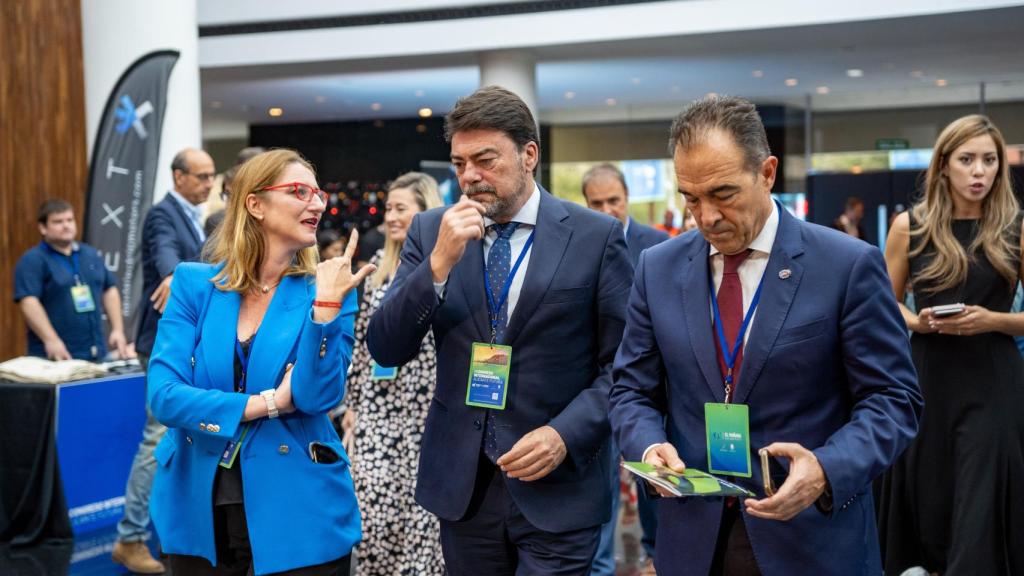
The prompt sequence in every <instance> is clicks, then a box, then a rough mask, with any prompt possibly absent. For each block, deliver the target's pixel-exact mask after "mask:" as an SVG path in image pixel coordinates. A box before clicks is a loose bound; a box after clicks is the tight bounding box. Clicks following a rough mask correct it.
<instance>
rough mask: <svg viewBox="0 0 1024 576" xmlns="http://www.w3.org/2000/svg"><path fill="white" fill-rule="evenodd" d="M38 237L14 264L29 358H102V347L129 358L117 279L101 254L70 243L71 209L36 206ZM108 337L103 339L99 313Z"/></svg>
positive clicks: (73, 230) (59, 203) (56, 203)
mask: <svg viewBox="0 0 1024 576" xmlns="http://www.w3.org/2000/svg"><path fill="white" fill-rule="evenodd" d="M39 233H40V234H41V235H42V237H43V239H42V241H41V242H40V243H39V245H37V246H35V247H34V248H31V249H30V250H29V251H28V252H25V254H24V255H23V256H22V257H21V259H20V260H18V264H17V266H16V267H15V269H14V300H15V302H17V303H18V306H19V308H21V313H22V315H23V316H24V317H25V324H27V325H28V354H29V355H30V356H42V357H45V358H49V359H51V360H69V359H72V358H74V359H78V360H92V361H99V360H102V359H103V358H104V357H105V356H106V355H107V344H108V343H109V345H110V348H111V349H113V350H116V351H117V353H118V356H119V357H121V358H125V357H127V356H128V344H127V341H126V340H125V336H124V317H123V316H122V314H121V295H120V293H119V292H118V290H117V279H116V278H115V277H114V275H113V274H112V273H111V272H110V270H107V267H106V266H105V265H104V263H103V258H102V257H101V256H100V253H99V252H98V251H97V250H96V249H95V248H93V247H92V246H89V245H87V244H80V243H78V242H75V236H76V235H77V233H78V228H77V226H76V225H75V213H74V211H73V210H72V208H71V205H70V204H68V203H67V202H65V201H63V200H47V201H45V202H43V204H42V205H41V206H40V207H39ZM104 312H105V313H106V316H107V320H108V321H109V322H110V335H109V337H107V338H106V339H104V337H103V313H104Z"/></svg>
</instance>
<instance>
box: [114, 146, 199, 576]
mask: <svg viewBox="0 0 1024 576" xmlns="http://www.w3.org/2000/svg"><path fill="white" fill-rule="evenodd" d="M171 172H172V175H173V178H174V189H173V190H169V191H168V192H167V195H166V196H164V199H163V200H161V201H160V202H158V203H156V204H155V205H154V206H153V207H152V208H151V209H150V210H149V213H148V214H146V220H145V221H144V223H143V225H142V279H143V298H142V301H141V303H140V306H141V307H142V310H141V312H140V314H139V332H138V336H137V337H136V339H135V349H136V351H138V353H139V362H140V363H141V364H142V368H143V370H145V369H146V368H147V367H148V364H149V354H150V352H152V350H153V341H154V340H155V339H156V328H157V322H158V321H159V320H160V316H161V314H163V311H164V307H165V306H167V301H168V298H169V297H170V295H171V281H172V279H173V275H174V268H175V267H176V266H177V265H178V264H179V263H181V262H192V261H197V260H199V253H200V250H201V249H202V246H203V242H204V241H205V240H206V233H205V232H204V231H203V225H202V216H203V208H202V206H201V205H202V204H203V202H206V199H207V197H208V196H209V195H210V189H211V188H212V187H213V179H214V177H215V176H216V172H215V170H214V166H213V159H212V158H210V155H209V154H207V153H206V152H204V151H202V150H197V149H194V148H186V149H185V150H182V151H181V152H178V153H177V154H175V156H174V160H173V161H172V162H171ZM166 430H167V429H166V428H165V427H164V426H163V424H160V423H159V422H157V421H156V419H155V418H153V415H152V414H151V413H150V412H149V406H147V407H146V427H145V429H144V430H143V432H142V443H141V444H139V450H138V452H137V453H136V454H135V460H134V461H133V462H132V469H131V472H130V473H129V475H128V485H127V487H126V489H125V496H124V500H125V501H124V517H123V518H122V519H121V521H120V522H119V523H118V524H117V542H116V543H115V544H114V551H113V554H112V557H113V559H114V561H115V562H117V563H118V564H122V565H124V566H125V567H126V568H128V569H129V570H131V571H132V572H136V573H139V574H160V573H162V572H163V571H164V566H163V564H161V563H160V562H159V561H158V560H156V559H155V558H153V556H152V555H151V554H150V553H149V549H148V548H147V547H146V543H145V538H146V532H147V529H148V526H149V493H150V490H151V488H152V487H153V473H154V471H155V469H156V460H154V459H153V450H154V449H155V448H156V444H157V442H159V441H160V438H162V437H163V435H164V432H165V431H166Z"/></svg>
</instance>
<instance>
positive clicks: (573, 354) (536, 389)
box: [367, 190, 633, 532]
mask: <svg viewBox="0 0 1024 576" xmlns="http://www.w3.org/2000/svg"><path fill="white" fill-rule="evenodd" d="M540 194H541V198H540V210H539V213H538V216H537V227H536V229H535V230H536V231H535V234H536V235H535V236H534V243H533V249H532V252H531V254H530V262H529V265H528V267H527V269H526V276H525V278H524V281H523V289H522V292H521V294H520V296H519V301H518V303H517V304H516V307H515V309H514V311H513V313H512V316H511V318H509V323H508V328H507V331H506V333H505V343H506V344H508V345H510V346H512V365H511V372H510V377H509V380H510V383H509V392H508V401H507V405H506V408H505V410H500V411H495V412H494V421H495V424H496V426H495V434H496V437H497V444H498V451H499V452H500V453H504V452H507V451H508V450H509V449H511V448H512V445H513V444H515V443H516V442H518V441H519V439H520V438H522V437H523V436H524V435H525V434H526V433H527V432H530V431H531V430H534V429H536V428H539V427H541V426H544V425H550V426H552V427H553V428H554V429H555V430H557V431H558V433H559V434H560V435H561V437H562V440H563V441H564V442H565V445H566V447H567V450H568V454H567V456H566V459H565V460H564V461H563V462H562V464H561V465H559V466H558V468H556V469H555V470H553V471H552V472H551V473H550V474H549V475H548V476H546V477H544V478H542V479H540V480H536V481H533V482H522V481H519V480H514V479H506V486H507V487H508V491H509V493H510V494H511V496H512V498H513V500H514V501H515V503H516V505H517V506H518V507H519V509H520V510H521V511H522V513H523V515H524V516H525V517H526V519H527V520H528V521H529V522H530V523H531V524H533V525H534V526H536V527H538V528H540V529H542V530H546V531H549V532H565V531H569V530H578V529H582V528H587V527H592V526H596V525H598V524H601V523H604V522H606V521H607V520H608V518H609V512H610V510H611V491H610V486H609V483H608V480H607V479H608V476H609V474H610V470H609V469H608V466H609V465H610V464H611V461H610V458H609V445H608V444H609V438H610V428H609V425H608V389H609V386H610V385H611V363H612V360H613V359H614V357H615V350H616V348H617V347H618V345H619V342H620V340H621V338H622V328H623V325H624V321H625V306H626V298H627V296H628V292H629V283H630V279H631V278H632V274H633V270H632V267H631V266H630V264H629V258H628V256H627V253H626V245H625V241H624V238H623V234H622V225H621V224H620V223H619V222H618V221H617V220H615V219H613V218H611V217H609V216H606V215H604V214H599V213H597V212H593V211H591V210H588V209H586V208H583V207H581V206H578V205H576V204H572V203H570V202H565V201H562V200H558V199H556V198H554V197H553V196H551V195H550V194H548V193H547V192H545V191H543V190H541V192H540ZM443 213H444V208H438V209H434V210H430V211H427V212H423V213H421V214H417V215H416V217H415V218H414V219H413V222H412V225H411V226H410V229H409V233H408V236H407V237H406V241H405V246H404V248H403V250H402V263H401V265H400V266H399V267H398V273H397V275H396V277H395V281H394V283H393V284H392V286H391V288H390V289H389V290H388V293H387V296H386V297H385V299H384V302H383V303H382V304H381V307H380V309H379V310H378V311H377V313H376V314H375V315H374V316H373V318H372V319H371V320H370V326H369V331H368V334H367V344H368V346H369V349H370V354H371V355H372V356H373V358H374V359H375V360H376V361H377V363H378V364H380V365H382V366H401V365H402V364H405V363H406V362H408V361H409V360H411V359H412V358H413V357H414V356H415V355H416V354H417V353H418V352H419V349H420V341H421V340H422V339H423V337H424V335H426V333H427V330H430V329H433V331H434V339H435V342H436V345H437V389H436V392H435V395H434V398H433V399H432V400H431V403H430V408H429V411H428V414H427V421H426V428H425V430H424V433H423V444H422V449H421V452H420V466H419V477H418V482H417V483H416V501H417V502H419V503H420V504H421V505H422V506H423V507H424V508H426V509H427V510H429V511H431V512H433V513H434V514H436V515H438V516H439V517H441V518H443V519H446V520H458V519H460V518H462V516H463V515H464V514H465V513H466V510H467V508H468V506H469V501H470V497H472V495H473V487H474V480H475V477H476V470H477V462H478V459H479V458H480V457H482V456H481V442H482V439H483V425H482V424H483V422H484V419H485V409H484V408H476V407H472V406H467V405H466V383H467V381H468V378H469V354H470V348H471V346H472V344H473V342H487V341H488V339H489V335H490V328H489V326H488V321H487V304H486V296H485V294H484V281H483V272H482V269H483V245H482V242H481V241H471V242H469V243H468V245H467V246H466V252H465V255H464V256H463V257H462V260H461V261H459V263H458V264H457V265H456V266H455V267H454V268H453V269H452V271H451V274H450V275H449V277H448V284H447V287H446V290H447V292H446V295H445V298H444V301H440V300H439V299H438V297H437V294H436V293H435V291H434V284H433V276H432V274H431V271H430V252H431V251H432V250H433V248H434V244H435V242H436V240H437V233H438V229H439V227H440V222H441V216H442V215H443Z"/></svg>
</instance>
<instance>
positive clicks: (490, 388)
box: [466, 342, 512, 410]
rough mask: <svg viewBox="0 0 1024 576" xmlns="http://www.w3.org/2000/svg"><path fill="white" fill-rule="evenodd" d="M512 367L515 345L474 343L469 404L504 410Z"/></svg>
mask: <svg viewBox="0 0 1024 576" xmlns="http://www.w3.org/2000/svg"><path fill="white" fill-rule="evenodd" d="M511 366H512V347H511V346H503V345H501V344H487V343H484V342H474V343H473V350H472V355H471V357H470V361H469V382H468V383H467V385H466V405H467V406H478V407H480V408H491V409H494V410H504V409H505V399H506V398H507V397H508V373H509V368H510V367H511Z"/></svg>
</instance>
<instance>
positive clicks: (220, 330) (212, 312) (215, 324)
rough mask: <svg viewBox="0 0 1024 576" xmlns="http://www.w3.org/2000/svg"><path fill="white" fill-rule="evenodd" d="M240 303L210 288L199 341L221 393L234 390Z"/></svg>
mask: <svg viewBox="0 0 1024 576" xmlns="http://www.w3.org/2000/svg"><path fill="white" fill-rule="evenodd" d="M171 201H172V202H173V201H174V200H173V199H172V200H171ZM241 304H242V297H241V295H239V294H238V292H228V291H224V290H218V289H217V288H214V289H213V294H211V295H210V307H209V308H208V309H207V310H206V318H205V319H204V321H203V326H202V340H201V341H200V342H199V346H200V347H201V348H202V350H203V359H204V361H205V362H206V373H207V374H208V375H209V377H210V383H211V384H213V387H214V388H217V389H220V390H224V391H225V392H231V391H233V390H234V382H235V338H236V330H237V329H238V308H239V306H241ZM229 350H230V353H229V352H228V351H229Z"/></svg>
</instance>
